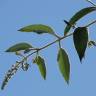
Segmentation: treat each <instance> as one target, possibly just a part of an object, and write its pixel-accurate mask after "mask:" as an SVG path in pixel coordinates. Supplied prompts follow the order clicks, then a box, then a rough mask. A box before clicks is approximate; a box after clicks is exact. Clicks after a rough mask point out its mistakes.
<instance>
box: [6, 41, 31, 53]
mask: <svg viewBox="0 0 96 96" xmlns="http://www.w3.org/2000/svg"><path fill="white" fill-rule="evenodd" d="M29 48H32V46H31V45H30V44H28V43H24V42H23V43H18V44H15V45H13V46H12V47H10V48H8V49H7V50H6V52H16V51H21V50H26V49H29Z"/></svg>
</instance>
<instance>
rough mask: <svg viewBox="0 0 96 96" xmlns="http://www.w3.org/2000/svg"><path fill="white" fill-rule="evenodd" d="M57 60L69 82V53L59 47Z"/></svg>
mask: <svg viewBox="0 0 96 96" xmlns="http://www.w3.org/2000/svg"><path fill="white" fill-rule="evenodd" d="M57 61H58V63H59V69H60V72H61V74H62V76H63V77H64V79H65V81H66V82H67V83H69V78H70V62H69V58H68V55H67V53H66V52H65V50H64V49H62V48H60V49H59V52H58V57H57Z"/></svg>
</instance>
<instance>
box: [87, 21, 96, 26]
mask: <svg viewBox="0 0 96 96" xmlns="http://www.w3.org/2000/svg"><path fill="white" fill-rule="evenodd" d="M94 23H96V20H94V21H92V22H91V23H89V24H87V25H86V26H85V27H89V26H91V25H93V24H94Z"/></svg>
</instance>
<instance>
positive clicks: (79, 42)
mask: <svg viewBox="0 0 96 96" xmlns="http://www.w3.org/2000/svg"><path fill="white" fill-rule="evenodd" d="M73 41H74V46H75V48H76V51H77V53H78V56H79V59H80V61H82V58H83V57H84V55H85V51H86V48H87V43H88V29H87V28H86V27H78V28H76V29H75V31H74V33H73Z"/></svg>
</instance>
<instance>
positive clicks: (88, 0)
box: [86, 0, 96, 7]
mask: <svg viewBox="0 0 96 96" xmlns="http://www.w3.org/2000/svg"><path fill="white" fill-rule="evenodd" d="M86 1H87V2H89V3H90V4H92V5H93V6H95V7H96V4H95V3H94V2H92V1H91V0H86Z"/></svg>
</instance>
